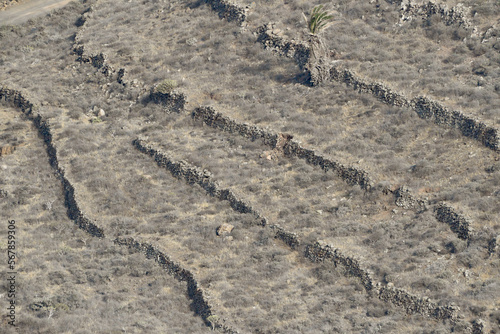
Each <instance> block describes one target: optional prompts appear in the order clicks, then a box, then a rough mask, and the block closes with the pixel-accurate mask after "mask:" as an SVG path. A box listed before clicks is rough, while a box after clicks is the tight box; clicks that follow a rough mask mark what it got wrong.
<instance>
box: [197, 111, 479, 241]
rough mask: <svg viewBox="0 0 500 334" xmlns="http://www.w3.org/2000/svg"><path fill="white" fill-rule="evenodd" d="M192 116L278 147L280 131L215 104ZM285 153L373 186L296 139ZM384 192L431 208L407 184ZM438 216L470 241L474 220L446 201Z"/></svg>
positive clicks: (402, 203)
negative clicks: (230, 113)
mask: <svg viewBox="0 0 500 334" xmlns="http://www.w3.org/2000/svg"><path fill="white" fill-rule="evenodd" d="M191 116H192V118H194V119H199V120H202V121H203V122H204V124H207V125H208V126H210V127H212V128H214V129H219V130H222V131H225V132H229V133H235V134H239V135H241V136H243V137H245V138H248V139H250V140H252V141H253V140H255V139H263V141H264V143H265V144H266V145H268V146H270V147H272V148H273V149H274V148H276V146H277V142H278V138H279V135H278V134H274V133H271V132H269V131H267V130H264V129H261V128H259V127H257V126H255V125H250V124H247V123H237V122H236V121H234V120H232V119H230V118H229V117H227V116H224V115H222V114H221V113H219V112H216V111H215V109H214V108H212V107H199V108H196V109H195V110H194V111H193V112H192V114H191ZM281 149H282V150H283V153H284V154H285V156H296V157H299V158H302V159H304V160H306V162H307V163H309V164H311V165H314V166H320V167H321V168H322V169H323V170H325V171H328V170H333V171H335V172H336V173H337V175H338V176H339V177H340V178H342V179H343V180H344V181H346V183H348V184H350V185H359V186H360V187H361V188H363V189H365V190H370V189H373V187H372V186H371V184H372V182H371V180H370V178H369V177H368V175H367V173H366V172H365V171H361V170H357V169H354V168H347V167H344V166H343V165H341V164H339V163H337V162H335V161H331V160H328V159H327V158H324V157H322V156H320V155H318V154H316V153H314V151H313V150H308V149H304V148H302V147H301V146H300V144H298V143H297V142H295V141H291V140H289V141H287V142H285V144H284V145H283V147H282V148H281ZM383 192H384V193H389V192H391V193H393V195H394V197H395V204H396V205H397V206H399V207H402V208H404V209H407V210H414V211H417V212H419V211H424V210H427V209H428V208H427V206H428V203H427V201H424V200H421V199H418V198H415V197H414V196H413V195H412V194H411V193H410V191H409V190H408V188H407V187H405V186H401V187H399V188H398V189H396V190H395V191H394V192H392V191H390V190H389V189H384V190H383ZM434 213H435V217H436V219H437V220H438V221H440V222H442V223H446V224H448V225H450V228H451V230H452V231H453V232H454V233H455V234H457V236H458V237H459V238H461V239H464V240H467V241H470V239H471V237H472V231H471V228H470V225H471V223H470V222H469V221H468V220H467V219H466V218H465V217H463V216H461V215H459V214H458V213H456V212H454V210H453V208H451V207H450V206H448V205H446V204H445V203H439V204H437V205H436V206H435V208H434Z"/></svg>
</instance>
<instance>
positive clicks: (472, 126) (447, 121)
mask: <svg viewBox="0 0 500 334" xmlns="http://www.w3.org/2000/svg"><path fill="white" fill-rule="evenodd" d="M257 35H258V38H257V41H258V42H260V43H261V44H263V45H264V47H265V48H267V49H271V50H272V51H274V52H275V53H277V54H278V55H280V56H284V57H288V58H292V59H295V60H296V62H297V64H298V66H299V67H300V68H301V69H305V67H306V64H307V63H308V61H309V57H310V54H311V50H310V48H309V46H308V45H307V44H305V43H304V42H296V41H293V40H292V41H288V40H285V39H284V38H283V37H281V36H278V35H277V34H276V31H275V30H274V27H273V24H266V25H264V26H261V27H259V28H258V29H257ZM309 68H310V69H309V70H306V71H308V72H309V73H310V74H313V73H312V71H313V72H318V73H320V74H324V73H327V78H328V79H329V80H332V81H337V82H341V83H344V84H346V85H347V86H350V87H352V88H353V89H355V90H357V91H358V92H360V93H361V92H362V93H369V94H372V95H373V96H375V97H376V98H378V99H379V100H380V101H382V102H384V103H386V104H389V105H392V106H397V107H408V108H411V109H413V111H415V112H416V113H417V115H418V116H419V117H420V118H423V119H427V120H429V121H433V122H434V123H435V124H437V125H439V126H441V127H448V128H456V129H458V130H460V131H461V132H462V135H464V136H466V137H470V138H473V139H475V140H477V141H479V142H481V143H482V144H483V145H484V146H486V147H488V148H490V149H492V150H494V151H500V135H499V133H498V129H496V128H493V127H490V126H487V125H486V124H485V123H483V122H481V121H479V120H477V119H474V118H473V117H472V116H466V115H464V114H463V113H462V112H460V111H452V110H449V109H448V108H446V107H445V106H443V105H441V104H440V103H438V102H436V101H433V100H431V99H429V98H427V97H425V96H417V97H415V98H413V99H411V100H409V99H408V98H406V97H405V96H404V95H403V94H401V93H398V92H395V91H393V90H392V89H390V88H388V87H386V86H385V85H384V84H381V83H377V82H369V81H368V80H366V79H363V78H361V77H360V76H358V75H357V74H356V73H354V72H353V71H352V70H350V69H347V68H343V67H342V66H340V65H335V64H333V63H332V62H329V61H327V60H325V61H324V62H323V63H319V64H317V65H315V66H309ZM316 76H317V77H319V78H322V77H324V75H316ZM318 83H319V82H318Z"/></svg>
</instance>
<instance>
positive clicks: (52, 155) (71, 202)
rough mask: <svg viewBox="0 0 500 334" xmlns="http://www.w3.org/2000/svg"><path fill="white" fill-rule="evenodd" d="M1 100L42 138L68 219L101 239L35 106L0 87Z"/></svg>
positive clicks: (15, 93)
mask: <svg viewBox="0 0 500 334" xmlns="http://www.w3.org/2000/svg"><path fill="white" fill-rule="evenodd" d="M2 99H3V100H5V101H6V102H7V103H10V104H12V105H13V106H15V107H17V108H19V109H20V110H21V111H22V112H23V113H24V114H25V115H26V116H27V117H28V119H30V120H31V121H32V122H33V123H34V124H35V126H36V128H37V129H38V131H39V133H40V135H41V136H42V137H43V140H44V142H45V145H46V148H47V154H48V156H49V162H50V165H51V166H52V167H53V168H54V170H55V172H56V175H57V177H58V178H59V179H60V180H61V183H62V186H63V190H64V201H65V203H64V204H65V205H66V208H67V213H68V217H69V218H70V219H71V220H73V221H74V222H75V223H76V224H77V225H78V227H80V228H81V229H83V230H84V231H86V232H87V233H89V234H91V235H93V236H95V237H98V238H103V237H104V232H103V230H102V229H101V228H99V227H98V226H97V225H96V224H95V223H94V222H92V220H90V219H89V218H88V217H86V216H85V214H84V213H83V212H82V211H81V210H80V208H79V207H78V204H77V200H76V195H75V189H74V188H73V186H72V185H71V184H70V182H69V181H68V179H67V178H66V176H65V175H64V170H63V169H62V167H61V166H59V162H58V160H57V150H56V148H55V146H54V143H53V141H52V132H51V130H50V125H49V122H48V121H46V120H44V119H43V117H42V115H40V114H39V113H38V112H36V106H35V105H34V104H33V103H31V102H30V101H29V100H28V99H27V98H25V96H24V95H23V94H21V93H20V92H19V91H16V90H13V89H8V88H6V87H0V100H2Z"/></svg>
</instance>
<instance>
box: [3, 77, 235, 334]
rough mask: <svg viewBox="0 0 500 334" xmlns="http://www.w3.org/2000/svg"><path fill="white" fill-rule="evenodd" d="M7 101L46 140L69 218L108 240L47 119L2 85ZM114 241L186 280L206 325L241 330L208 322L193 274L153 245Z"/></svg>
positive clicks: (229, 331)
mask: <svg viewBox="0 0 500 334" xmlns="http://www.w3.org/2000/svg"><path fill="white" fill-rule="evenodd" d="M2 99H4V100H5V101H6V102H7V103H10V104H12V105H13V106H15V107H17V108H19V109H20V110H21V112H23V114H24V115H26V116H27V118H28V119H29V120H31V121H32V122H33V123H34V124H35V126H36V128H37V129H38V131H39V133H40V135H41V136H42V137H43V139H44V143H45V145H46V148H47V154H48V156H49V163H50V165H51V167H52V168H53V169H54V170H55V174H56V176H57V177H58V178H59V179H60V181H61V183H62V187H63V192H64V205H65V206H66V209H67V215H68V217H69V218H70V219H71V220H73V221H74V222H75V224H76V225H78V227H79V228H80V229H82V230H84V231H85V232H87V233H88V234H90V235H91V236H94V237H97V238H100V239H103V238H105V235H104V231H103V229H102V228H100V227H98V226H97V225H96V224H95V222H93V221H92V220H91V219H89V218H88V217H87V216H86V215H85V214H84V213H83V212H82V211H81V210H80V208H79V206H78V203H77V200H76V195H75V189H74V187H73V186H72V185H71V183H70V182H69V181H68V179H67V178H66V176H65V175H64V169H63V168H62V167H61V166H60V165H59V162H58V159H57V150H56V148H55V146H54V143H53V141H52V132H51V130H50V124H49V122H48V121H47V120H44V119H43V117H42V115H41V114H40V113H38V112H37V111H36V110H37V106H36V105H34V104H33V103H31V102H30V101H29V100H28V99H27V98H26V97H25V96H24V95H23V94H21V92H19V91H17V90H14V89H9V88H6V87H2V86H0V101H1V100H2ZM113 242H114V243H115V244H117V245H121V246H127V247H129V248H134V249H136V250H143V251H144V252H145V253H146V256H147V257H148V258H154V259H155V261H156V262H157V263H159V264H160V265H161V266H162V267H163V268H164V269H165V270H166V271H167V273H168V274H169V275H172V276H174V278H176V279H177V280H179V281H185V282H186V283H187V288H188V291H187V292H188V296H189V298H190V299H191V300H192V305H193V310H194V311H195V312H196V314H198V315H200V316H201V317H202V319H203V320H204V322H205V324H206V325H207V326H212V325H213V326H214V327H215V328H216V329H217V330H218V331H220V332H222V333H227V334H237V333H238V331H235V330H233V329H231V328H230V327H228V326H226V325H225V324H224V321H223V320H208V317H210V316H211V315H213V314H214V312H213V310H212V307H211V306H210V305H209V304H208V302H207V301H206V300H205V298H204V296H203V292H202V290H201V289H200V288H199V286H198V283H197V281H196V280H195V279H194V276H193V274H192V273H191V272H190V271H188V270H186V269H184V268H182V267H181V266H180V265H179V264H176V263H174V262H172V261H171V260H170V259H169V258H168V256H166V255H165V254H164V253H162V252H161V251H159V250H158V249H157V248H155V247H154V246H152V245H150V244H148V243H143V242H142V243H141V242H138V241H135V240H133V239H132V238H128V239H120V238H118V239H115V240H113Z"/></svg>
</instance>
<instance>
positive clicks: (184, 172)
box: [133, 139, 472, 328]
mask: <svg viewBox="0 0 500 334" xmlns="http://www.w3.org/2000/svg"><path fill="white" fill-rule="evenodd" d="M133 145H134V146H135V147H136V148H137V149H138V150H139V151H141V152H143V153H145V154H148V155H150V156H151V157H152V158H154V160H155V161H156V163H157V164H158V166H160V167H162V168H165V169H167V170H168V171H170V172H171V174H172V175H173V176H174V177H176V178H178V179H184V180H185V181H186V182H187V183H188V184H191V185H194V184H198V185H199V186H201V187H202V188H203V189H204V190H205V191H206V192H207V194H209V195H210V196H213V197H216V198H218V199H219V200H228V201H229V202H230V203H231V207H232V208H233V210H235V211H237V212H240V213H253V214H254V215H255V216H256V217H257V218H261V217H262V216H261V215H260V214H258V213H257V212H256V211H254V210H250V208H251V205H250V204H248V203H244V202H243V201H242V200H239V199H237V198H235V197H232V196H229V197H226V196H221V194H223V193H228V192H229V190H227V189H221V188H219V186H218V183H217V182H216V181H215V180H214V179H213V177H212V175H211V173H210V172H209V171H208V170H206V169H202V168H200V167H196V166H193V165H191V164H189V163H187V162H185V161H179V162H177V161H173V160H171V159H170V158H169V157H168V155H166V154H165V153H164V152H162V151H161V150H158V149H156V148H154V147H153V146H152V145H151V144H149V143H147V142H146V141H144V140H142V139H136V140H134V141H133ZM233 196H234V195H233ZM233 203H237V205H234V204H233ZM262 222H263V223H262V224H260V225H261V226H263V227H265V226H267V227H270V228H272V229H273V230H274V231H275V238H277V239H280V240H282V241H283V242H284V243H285V244H286V245H288V246H289V247H290V248H291V249H293V250H298V251H300V252H301V253H302V252H303V255H304V256H305V257H306V258H307V259H309V260H310V261H312V262H324V261H327V260H328V261H330V262H332V263H333V264H334V266H335V267H341V268H342V271H343V274H344V276H346V277H355V278H357V279H358V280H359V281H360V282H361V284H362V285H363V287H364V289H365V290H366V292H367V293H368V294H369V295H370V296H376V297H377V298H379V299H381V300H383V301H385V302H390V303H392V304H394V305H396V306H400V307H403V308H404V310H405V312H406V313H407V314H421V315H424V316H428V317H431V318H434V319H437V320H450V321H451V322H452V323H457V322H460V320H459V318H458V312H459V310H460V309H459V308H458V307H456V306H452V305H448V306H438V304H437V303H435V302H432V301H430V300H429V299H428V298H425V297H424V298H421V297H417V296H414V295H412V294H411V293H409V292H407V291H406V290H404V289H400V288H395V287H393V286H391V285H384V284H382V283H374V281H373V278H372V277H371V274H370V273H369V271H368V270H366V269H363V268H362V266H361V264H360V262H359V261H358V260H357V259H355V258H354V257H350V256H346V255H344V254H342V252H341V251H340V250H339V249H336V248H334V247H332V246H330V245H326V244H324V243H322V242H319V241H317V242H315V243H312V244H309V245H304V246H302V247H301V241H300V239H299V237H298V235H297V234H296V233H293V232H288V231H286V230H285V229H283V228H282V227H280V226H279V225H269V224H266V223H264V221H262ZM467 326H468V327H470V328H471V326H472V325H469V324H467Z"/></svg>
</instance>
